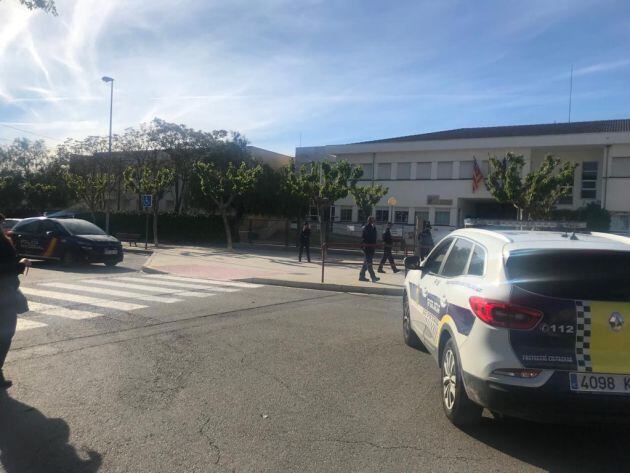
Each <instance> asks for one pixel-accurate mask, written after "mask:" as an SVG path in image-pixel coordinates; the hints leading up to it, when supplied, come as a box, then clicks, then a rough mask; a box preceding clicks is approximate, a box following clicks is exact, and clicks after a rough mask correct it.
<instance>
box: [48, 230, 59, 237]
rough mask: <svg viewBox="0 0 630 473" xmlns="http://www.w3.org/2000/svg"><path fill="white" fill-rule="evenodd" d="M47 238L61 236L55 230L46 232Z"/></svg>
mask: <svg viewBox="0 0 630 473" xmlns="http://www.w3.org/2000/svg"><path fill="white" fill-rule="evenodd" d="M46 236H47V237H51V238H52V237H56V236H59V232H57V231H55V230H48V231H47V232H46Z"/></svg>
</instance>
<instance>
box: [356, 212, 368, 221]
mask: <svg viewBox="0 0 630 473" xmlns="http://www.w3.org/2000/svg"><path fill="white" fill-rule="evenodd" d="M368 217H369V215H365V212H364V211H363V210H362V209H359V215H358V219H359V222H361V223H365V222H367V218H368Z"/></svg>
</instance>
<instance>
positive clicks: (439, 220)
mask: <svg viewBox="0 0 630 473" xmlns="http://www.w3.org/2000/svg"><path fill="white" fill-rule="evenodd" d="M435 224H436V225H450V224H451V211H450V210H436V211H435Z"/></svg>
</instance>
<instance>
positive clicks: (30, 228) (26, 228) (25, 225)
mask: <svg viewBox="0 0 630 473" xmlns="http://www.w3.org/2000/svg"><path fill="white" fill-rule="evenodd" d="M39 227H40V220H31V221H26V222H20V223H19V224H17V225H16V226H15V227H14V228H13V230H14V231H15V232H16V233H38V232H39Z"/></svg>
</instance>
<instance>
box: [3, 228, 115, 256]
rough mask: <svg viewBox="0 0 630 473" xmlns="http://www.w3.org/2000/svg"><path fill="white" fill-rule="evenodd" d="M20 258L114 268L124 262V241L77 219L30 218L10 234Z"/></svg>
mask: <svg viewBox="0 0 630 473" xmlns="http://www.w3.org/2000/svg"><path fill="white" fill-rule="evenodd" d="M9 235H10V236H11V238H12V239H13V243H14V244H15V248H16V249H17V252H18V253H19V254H20V256H24V257H28V258H35V259H52V260H58V261H61V262H62V263H63V264H64V265H72V264H73V263H77V262H81V261H87V262H88V263H105V264H106V265H107V266H114V265H116V264H118V263H120V262H121V261H122V260H123V250H122V245H121V243H120V241H118V240H117V239H116V238H114V237H113V236H110V235H107V234H106V233H105V232H104V231H103V230H101V229H100V228H99V227H97V226H96V225H94V224H93V223H90V222H87V221H85V220H80V219H76V218H69V219H57V218H46V217H38V218H27V219H24V220H22V221H21V222H19V223H18V224H17V225H16V226H15V227H13V229H12V230H11V231H10V232H9Z"/></svg>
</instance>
